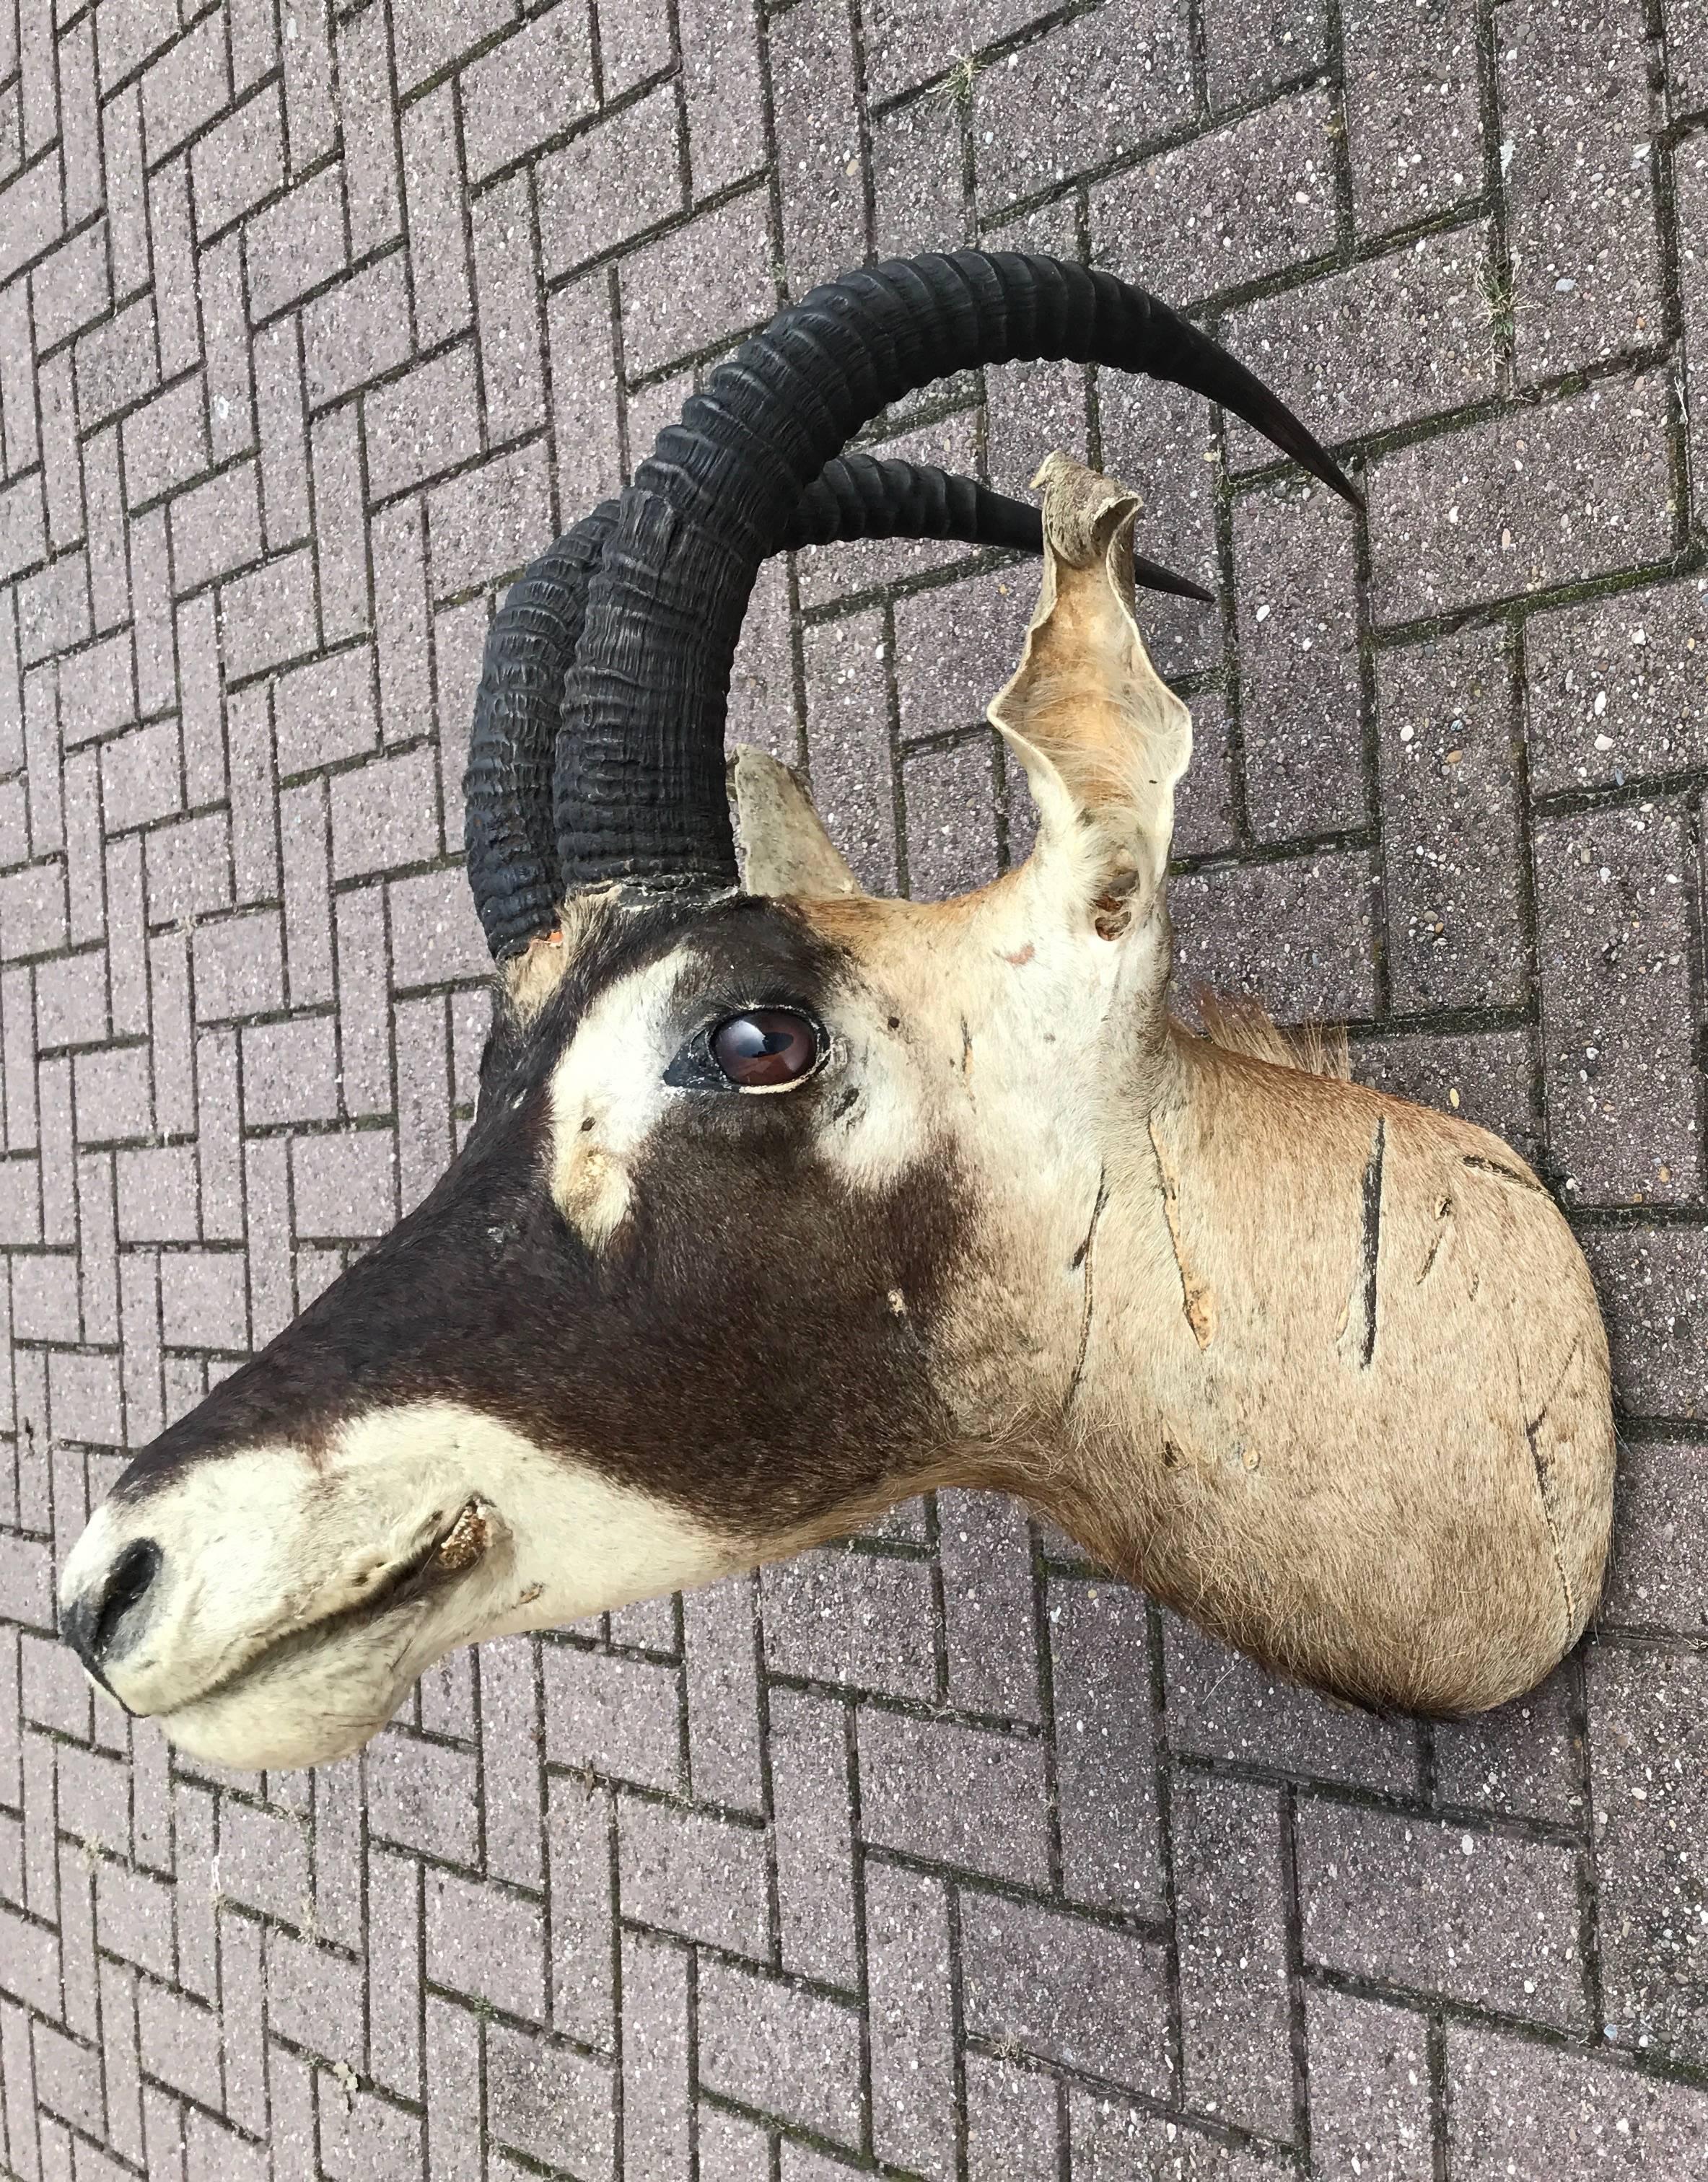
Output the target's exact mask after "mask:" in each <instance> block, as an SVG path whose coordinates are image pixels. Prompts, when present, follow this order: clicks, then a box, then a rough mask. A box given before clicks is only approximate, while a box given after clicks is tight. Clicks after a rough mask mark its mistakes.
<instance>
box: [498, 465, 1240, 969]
mask: <svg viewBox="0 0 1708 2182" xmlns="http://www.w3.org/2000/svg"><path fill="white" fill-rule="evenodd" d="M616 514H617V503H616V501H614V500H607V501H604V502H602V504H601V505H600V506H599V507H596V508H595V509H594V510H593V512H592V513H591V515H588V516H586V517H585V518H583V519H582V521H581V522H579V523H577V524H576V526H575V528H574V529H573V530H571V531H570V532H568V534H567V535H565V536H564V537H563V538H560V539H559V540H558V541H557V544H556V545H555V546H552V548H551V549H550V551H547V552H545V553H542V554H541V557H540V558H539V559H538V560H537V561H535V562H533V563H532V564H531V565H530V567H529V568H525V569H524V571H523V573H522V574H521V575H520V576H519V577H518V579H517V580H516V582H515V584H513V586H512V587H511V589H510V590H509V592H508V593H507V595H506V597H505V601H504V603H503V605H502V607H501V608H500V609H499V612H498V615H497V618H496V620H495V621H494V623H493V624H492V628H491V631H490V633H489V634H488V636H487V640H486V650H485V658H484V660H483V662H482V665H481V674H480V689H479V690H478V691H477V692H476V695H475V699H474V727H473V730H472V732H471V734H470V735H469V757H468V763H467V767H466V770H465V772H464V774H463V802H464V822H463V838H464V841H465V843H466V845H467V848H468V851H469V885H470V887H471V888H472V889H473V890H474V904H475V908H476V910H477V911H478V913H479V915H480V921H481V924H482V926H483V928H485V933H486V939H487V944H489V945H490V946H491V950H492V952H493V954H494V955H497V956H501V957H502V956H503V955H507V954H511V953H513V952H515V951H516V950H518V949H519V948H521V947H523V946H525V945H526V944H527V943H528V941H529V940H530V939H532V938H534V936H535V934H536V933H541V932H544V931H546V929H548V928H549V927H550V926H551V925H552V922H554V921H555V919H556V916H557V905H558V903H559V902H560V900H562V898H563V896H562V889H560V887H559V884H558V880H557V846H556V843H555V842H554V840H553V839H552V751H553V748H554V745H555V744H556V741H557V729H558V727H559V724H560V722H561V717H562V715H561V711H560V706H561V701H562V698H563V678H564V675H565V673H567V671H568V665H569V662H570V661H571V660H572V659H573V658H574V656H575V647H576V645H577V644H578V643H579V641H580V636H581V620H582V612H583V610H584V608H585V604H586V596H587V581H588V578H589V576H590V574H591V572H592V570H593V569H594V568H596V566H597V565H598V561H599V557H600V554H601V552H602V551H603V548H604V543H605V540H606V537H607V534H608V533H609V531H610V529H611V525H612V523H613V522H614V521H615V519H616ZM854 538H958V539H963V540H967V541H968V543H969V544H972V545H977V546H1006V547H1008V548H1010V549H1011V550H1012V551H1016V552H1022V553H1040V552H1041V551H1043V546H1044V537H1043V526H1042V523H1041V521H1040V517H1039V513H1038V510H1037V509H1036V508H1035V507H1031V506H1029V504H1028V503H1027V502H1026V501H1020V500H1010V499H1009V498H1007V496H1006V495H1004V494H1002V493H1000V492H993V491H992V490H990V487H989V486H988V485H980V484H979V482H978V480H977V479H974V478H965V477H955V476H951V475H950V474H947V473H946V472H945V471H943V470H940V469H934V468H930V467H929V465H926V464H921V463H916V462H894V461H890V462H880V461H878V460H875V459H874V458H873V457H872V456H870V455H849V456H846V457H839V458H838V459H837V460H836V461H835V462H827V463H826V464H825V466H824V468H823V470H821V471H820V472H819V474H818V477H816V478H815V479H813V481H812V484H811V485H808V487H807V490H806V491H805V492H804V493H803V494H802V495H801V499H800V501H799V502H798V504H797V506H796V510H795V512H794V515H793V517H792V518H791V519H790V523H789V526H788V529H787V531H786V532H785V535H784V536H783V538H782V539H781V540H779V550H789V549H792V548H794V547H796V546H829V545H835V544H837V543H839V542H840V541H842V540H848V539H854ZM1134 578H1135V580H1136V581H1138V582H1139V583H1141V584H1147V585H1148V586H1150V587H1151V589H1152V590H1162V591H1173V592H1175V593H1177V594H1178V595H1180V596H1181V597H1183V598H1195V599H1207V598H1208V597H1209V595H1210V594H1209V593H1208V592H1207V591H1205V590H1200V588H1199V586H1198V585H1197V584H1194V583H1190V582H1189V581H1188V579H1186V578H1185V577H1184V576H1178V575H1176V574H1175V573H1173V570H1171V569H1168V568H1163V567H1162V565H1161V564H1160V563H1159V562H1155V561H1147V560H1145V559H1144V558H1143V557H1140V556H1138V555H1135V556H1134Z"/></svg>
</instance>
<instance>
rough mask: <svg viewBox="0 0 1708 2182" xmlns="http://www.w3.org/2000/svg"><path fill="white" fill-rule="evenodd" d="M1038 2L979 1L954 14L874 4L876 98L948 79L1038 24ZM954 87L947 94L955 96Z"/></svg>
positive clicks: (912, 2)
mask: <svg viewBox="0 0 1708 2182" xmlns="http://www.w3.org/2000/svg"><path fill="white" fill-rule="evenodd" d="M1044 13H1045V10H1044V9H1043V8H1040V7H1039V6H1038V5H1037V4H1036V0H973V4H971V5H970V6H968V7H966V8H960V9H957V11H955V12H954V13H953V14H944V13H943V12H942V11H941V10H940V9H938V8H934V7H931V6H929V5H928V4H926V0H869V4H868V6H867V7H866V8H864V9H863V10H862V15H863V20H864V23H865V28H866V39H867V47H868V53H869V55H870V58H869V60H868V84H869V89H870V93H871V96H872V97H874V98H879V99H887V98H890V97H892V96H894V94H895V93H896V92H897V91H906V90H908V89H909V88H911V87H912V86H913V85H915V84H922V83H927V82H929V81H930V80H932V78H934V77H938V76H945V75H947V74H948V72H949V71H951V69H953V67H954V66H955V64H957V63H965V62H966V61H968V59H969V58H971V57H972V56H973V55H974V54H977V53H980V52H982V50H983V49H984V47H986V46H990V45H994V44H995V43H996V42H999V41H1000V40H1001V39H1003V38H1006V36H1008V35H1009V34H1010V33H1011V32H1012V31H1015V30H1020V29H1022V28H1023V26H1024V25H1026V24H1027V23H1028V22H1029V21H1034V20H1035V19H1037V18H1038V17H1040V15H1042V14H1044ZM952 89H953V86H951V85H946V84H945V91H952Z"/></svg>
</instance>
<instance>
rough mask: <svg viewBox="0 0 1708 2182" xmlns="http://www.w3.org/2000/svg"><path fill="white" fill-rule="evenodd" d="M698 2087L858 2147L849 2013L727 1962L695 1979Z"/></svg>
mask: <svg viewBox="0 0 1708 2182" xmlns="http://www.w3.org/2000/svg"><path fill="white" fill-rule="evenodd" d="M699 1997H700V2008H699V2028H700V2080H701V2083H702V2084H704V2085H705V2086H706V2088H707V2090H708V2091H721V2092H722V2093H723V2094H724V2096H726V2097H729V2098H733V2099H737V2100H739V2101H740V2102H741V2103H742V2104H743V2105H745V2106H748V2107H756V2108H757V2109H758V2110H759V2111H760V2112H761V2113H772V2114H775V2115H777V2116H778V2118H779V2119H781V2120H783V2121H785V2122H790V2121H793V2122H797V2123H800V2124H804V2125H805V2126H806V2127H807V2128H808V2129H813V2130H815V2131H816V2132H817V2133H818V2134H819V2135H823V2136H829V2137H831V2138H833V2139H835V2140H839V2141H840V2142H842V2143H845V2144H852V2145H856V2146H857V2144H858V2141H859V2135H860V2103H861V2102H860V2086H859V2075H860V2030H859V2022H858V2019H857V2016H856V2015H855V2013H854V2011H853V2010H852V2008H849V2007H847V2006H846V2005H845V2003H843V2002H840V2001H836V2000H831V1999H829V1998H826V1997H823V1996H819V1995H818V1994H816V1993H812V1992H810V1991H805V1990H803V1989H801V1988H800V1987H798V1986H791V1985H787V1984H785V1983H784V1982H782V1981H781V1980H778V1979H775V1978H768V1977H763V1976H761V1975H760V1974H757V1972H755V1971H751V1970H746V1969H740V1968H739V1967H738V1966H737V1965H736V1964H735V1963H721V1962H718V1961H715V1960H713V1961H708V1962H707V1963H705V1965H704V1967H703V1968H702V1969H701V1975H700V1991H699Z"/></svg>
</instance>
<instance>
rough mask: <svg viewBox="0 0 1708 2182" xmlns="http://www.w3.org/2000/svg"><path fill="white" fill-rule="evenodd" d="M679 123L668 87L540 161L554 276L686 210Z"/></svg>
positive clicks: (544, 236)
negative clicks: (679, 160)
mask: <svg viewBox="0 0 1708 2182" xmlns="http://www.w3.org/2000/svg"><path fill="white" fill-rule="evenodd" d="M675 126H676V103H675V100H674V97H673V96H672V94H671V91H670V88H669V86H660V87H659V88H658V89H657V91H652V92H650V93H649V94H648V95H647V96H646V97H644V98H640V99H637V100H635V102H633V103H632V104H630V105H628V106H624V107H622V108H619V109H618V111H617V112H616V113H614V114H611V115H609V116H608V117H607V118H605V119H601V120H599V121H596V123H594V124H593V125H592V126H591V127H589V128H586V129H584V130H581V131H579V134H578V135H577V136H575V137H574V139H573V140H572V141H570V142H569V143H568V144H566V145H565V146H564V147H563V149H562V150H561V151H558V152H548V153H547V155H546V157H545V158H543V159H542V160H541V162H540V164H539V166H538V168H537V169H536V170H535V172H536V174H537V177H538V188H539V201H540V241H541V260H542V264H543V269H544V270H545V272H546V275H547V277H548V278H550V277H551V276H552V274H557V273H560V272H563V271H564V270H565V269H568V267H570V266H572V265H579V264H581V263H585V261H586V260H587V259H589V258H596V257H598V256H600V255H601V254H602V253H603V252H606V251H607V250H610V249H612V248H613V247H614V246H616V245H617V244H618V243H620V242H624V241H628V240H629V237H630V236H633V235H640V234H642V233H644V232H645V230H646V229H648V228H650V227H654V226H656V225H657V224H658V223H659V222H660V221H661V220H663V219H668V217H669V216H670V214H671V213H674V212H679V211H680V209H681V208H682V203H683V197H682V182H681V176H680V170H679V166H678V163H677V158H676V150H675ZM603 376H604V374H601V377H602V378H603Z"/></svg>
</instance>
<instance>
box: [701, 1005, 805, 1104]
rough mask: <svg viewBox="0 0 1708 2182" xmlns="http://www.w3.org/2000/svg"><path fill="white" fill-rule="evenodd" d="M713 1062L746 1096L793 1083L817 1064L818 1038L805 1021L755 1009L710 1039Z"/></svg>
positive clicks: (724, 1025)
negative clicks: (777, 1085) (782, 1084)
mask: <svg viewBox="0 0 1708 2182" xmlns="http://www.w3.org/2000/svg"><path fill="white" fill-rule="evenodd" d="M711 1047H712V1058H713V1061H716V1062H717V1064H718V1067H719V1068H721V1069H722V1070H723V1072H724V1076H725V1077H727V1078H728V1079H729V1082H730V1083H733V1084H735V1086H736V1087H737V1088H739V1089H740V1090H744V1091H762V1090H767V1089H769V1088H771V1087H772V1086H773V1085H774V1084H778V1083H796V1082H797V1081H798V1080H799V1079H800V1078H801V1077H803V1076H805V1075H806V1074H807V1072H808V1071H809V1070H810V1069H811V1068H812V1066H813V1064H814V1063H815V1062H816V1061H817V1060H818V1032H817V1030H816V1029H815V1028H814V1027H813V1026H812V1023H810V1022H808V1021H807V1017H806V1016H797V1015H796V1014H794V1013H793V1012H792V1011H790V1009H787V1008H754V1009H752V1010H751V1011H750V1012H749V1013H748V1014H746V1015H745V1016H730V1018H729V1021H728V1022H722V1023H719V1024H718V1027H717V1029H716V1030H714V1031H713V1033H712V1039H711Z"/></svg>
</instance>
